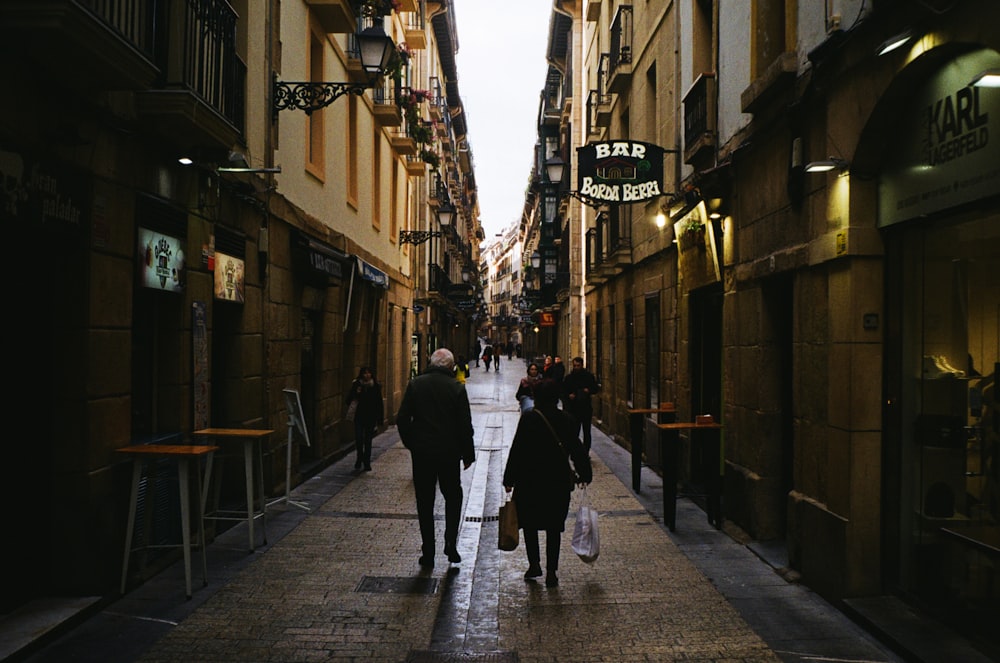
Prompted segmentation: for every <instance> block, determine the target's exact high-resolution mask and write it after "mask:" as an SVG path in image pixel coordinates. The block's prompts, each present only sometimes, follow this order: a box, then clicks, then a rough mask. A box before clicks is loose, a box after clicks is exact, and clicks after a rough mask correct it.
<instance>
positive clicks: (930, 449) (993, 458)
mask: <svg viewBox="0 0 1000 663" xmlns="http://www.w3.org/2000/svg"><path fill="white" fill-rule="evenodd" d="M901 242H902V246H901V251H900V254H899V265H898V268H899V269H900V270H901V272H902V275H903V276H902V279H901V281H900V283H899V286H900V290H901V291H900V296H901V298H902V299H901V302H900V303H901V307H900V309H899V311H900V315H901V320H900V322H901V324H900V326H899V329H900V336H901V337H900V349H901V362H902V363H901V375H902V377H901V384H900V394H901V398H900V407H901V408H902V416H901V418H900V424H901V427H902V431H901V433H902V435H901V445H900V452H901V460H902V475H901V478H900V488H901V495H900V503H901V505H902V508H901V509H900V517H901V530H900V532H901V539H902V541H901V543H902V545H901V551H900V552H901V557H902V559H901V562H902V564H901V577H900V580H901V582H902V584H903V589H904V590H905V591H908V592H911V593H912V594H914V595H915V596H917V597H919V599H920V600H921V601H922V602H925V603H926V604H927V605H929V606H932V607H933V608H934V609H935V610H938V611H940V612H941V613H942V614H943V615H945V616H947V617H950V618H952V619H953V620H955V621H960V622H962V623H963V624H964V625H965V626H968V627H970V628H971V629H972V630H974V631H980V632H982V631H981V629H980V628H979V627H981V626H985V625H987V624H993V625H994V627H995V625H996V624H997V623H1000V573H998V571H1000V524H998V523H1000V458H998V454H1000V432H998V431H1000V412H998V407H997V406H998V396H997V389H996V375H997V371H998V362H1000V357H998V355H1000V215H995V214H994V215H990V216H986V217H985V218H984V217H982V216H979V217H978V218H974V219H969V220H964V221H962V222H960V223H956V224H944V223H937V224H931V225H927V226H923V227H921V226H915V227H913V228H908V229H906V230H904V231H902V233H901ZM889 296H890V297H891V296H894V293H892V292H890V293H889Z"/></svg>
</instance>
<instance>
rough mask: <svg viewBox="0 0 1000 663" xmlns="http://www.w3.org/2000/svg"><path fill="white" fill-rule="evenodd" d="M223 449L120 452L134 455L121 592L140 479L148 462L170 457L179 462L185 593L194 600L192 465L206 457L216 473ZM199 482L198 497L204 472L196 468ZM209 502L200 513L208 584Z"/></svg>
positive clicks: (141, 447)
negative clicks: (217, 454)
mask: <svg viewBox="0 0 1000 663" xmlns="http://www.w3.org/2000/svg"><path fill="white" fill-rule="evenodd" d="M218 448H219V447H214V446H204V445H202V446H198V445H188V444H135V445H132V446H128V447H122V448H121V449H118V452H119V453H123V454H128V455H130V456H132V494H131V501H130V502H129V507H128V526H127V527H126V531H125V559H124V561H123V562H122V585H121V592H122V594H124V593H125V583H126V581H127V580H128V562H129V558H130V557H131V555H132V552H133V550H136V549H134V548H133V547H132V535H133V534H134V533H135V512H136V507H137V506H138V503H139V480H140V479H141V477H142V466H143V463H144V462H145V461H147V460H157V459H162V458H168V459H171V460H176V461H177V478H178V483H179V492H180V502H181V541H182V543H181V544H180V545H181V547H182V548H183V549H184V590H185V592H186V595H187V597H188V598H191V531H190V526H191V521H190V517H191V516H190V513H191V508H190V504H189V502H190V497H189V491H190V475H191V465H192V464H193V463H196V462H197V461H198V459H200V458H202V457H203V456H204V457H205V458H206V461H205V474H206V475H207V474H209V473H210V472H211V471H212V455H213V454H214V453H215V451H216V450H217V449H218ZM194 474H195V480H196V483H197V488H198V495H199V496H200V495H201V494H202V490H201V473H200V472H198V471H197V467H195V473H194ZM147 504H153V500H148V501H147ZM204 515H205V503H204V500H202V502H201V504H200V508H199V510H198V540H199V542H200V543H201V567H202V575H203V582H204V584H205V585H207V584H208V560H207V559H206V557H205V520H204ZM143 547H144V548H165V547H169V548H173V547H176V544H171V545H150V546H143Z"/></svg>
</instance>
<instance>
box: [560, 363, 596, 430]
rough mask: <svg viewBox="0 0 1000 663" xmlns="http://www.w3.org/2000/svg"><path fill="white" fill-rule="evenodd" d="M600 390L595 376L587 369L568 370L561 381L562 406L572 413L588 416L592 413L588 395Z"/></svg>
mask: <svg viewBox="0 0 1000 663" xmlns="http://www.w3.org/2000/svg"><path fill="white" fill-rule="evenodd" d="M584 389H586V391H584ZM600 390H601V387H600V385H598V384H597V378H595V377H594V374H593V373H591V372H590V371H588V370H587V369H585V368H582V369H580V370H578V371H570V372H569V373H567V374H566V377H564V378H563V381H562V403H563V408H564V409H566V410H568V411H569V412H572V413H573V414H580V415H585V416H587V417H588V418H589V417H590V416H591V415H592V414H593V413H594V406H593V404H592V403H591V401H590V397H591V396H593V395H594V394H596V393H597V392H599V391H600ZM577 418H579V417H577Z"/></svg>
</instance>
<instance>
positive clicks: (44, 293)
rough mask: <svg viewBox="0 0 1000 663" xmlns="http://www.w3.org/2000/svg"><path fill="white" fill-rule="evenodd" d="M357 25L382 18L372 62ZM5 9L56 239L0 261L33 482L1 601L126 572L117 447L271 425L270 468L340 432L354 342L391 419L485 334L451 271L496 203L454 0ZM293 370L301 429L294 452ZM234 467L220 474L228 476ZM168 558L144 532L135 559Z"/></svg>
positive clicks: (4, 127)
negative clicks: (144, 547) (17, 259)
mask: <svg viewBox="0 0 1000 663" xmlns="http://www.w3.org/2000/svg"><path fill="white" fill-rule="evenodd" d="M369 28H377V29H378V30H376V31H377V32H378V31H380V32H381V33H384V35H385V36H387V37H389V38H391V42H386V43H387V44H388V47H389V48H390V49H391V52H390V53H388V55H389V56H390V57H389V58H388V59H387V60H386V63H385V64H386V66H385V68H384V69H383V74H382V75H381V76H378V77H372V76H370V75H369V74H367V73H366V71H365V69H364V66H363V65H364V64H365V60H364V59H363V58H362V57H361V53H360V44H361V43H362V41H361V39H360V37H361V36H362V33H363V32H364V31H365V30H366V29H369ZM0 32H2V34H3V36H4V40H3V41H4V49H5V51H6V55H7V56H8V57H7V61H8V63H9V64H8V66H7V67H5V68H4V70H3V73H2V74H0V76H2V79H3V83H4V85H5V87H6V88H7V89H8V90H17V91H18V92H17V96H18V97H19V98H21V99H24V100H26V103H17V104H4V105H3V108H2V109H0V176H2V181H3V187H2V193H0V214H2V218H3V219H4V221H5V222H6V225H7V226H8V227H9V228H10V229H11V230H12V232H13V237H12V240H13V245H14V246H18V247H20V248H19V250H20V251H23V252H25V253H27V252H29V251H30V252H31V253H38V254H41V255H44V256H45V260H44V261H42V262H43V263H44V268H42V269H39V270H36V271H34V273H35V276H33V277H32V278H30V279H24V278H22V277H21V276H20V274H19V273H18V270H17V269H14V268H13V266H12V267H11V269H10V271H9V272H8V281H9V282H10V283H11V284H12V285H13V284H15V283H18V282H20V283H18V285H17V286H16V287H12V288H11V290H12V292H16V294H15V295H14V300H15V309H16V310H18V311H20V312H22V313H23V315H24V317H23V319H24V320H25V321H26V322H27V323H28V325H29V326H30V330H29V331H28V332H27V333H25V334H24V335H23V336H24V340H25V345H26V347H24V348H23V349H24V351H23V352H19V353H18V356H19V357H20V358H19V359H18V360H17V361H15V362H14V365H15V370H14V375H13V376H12V377H13V378H14V381H15V382H16V383H17V384H19V385H20V387H19V390H18V395H17V396H16V397H15V399H14V402H13V403H12V404H11V407H10V409H9V412H10V414H12V415H15V413H17V414H16V415H15V416H12V418H13V419H16V420H18V421H19V423H18V425H17V434H16V435H15V437H17V438H18V439H28V438H29V437H30V439H31V444H25V445H19V448H18V449H17V450H16V451H15V452H14V453H13V454H12V456H11V461H12V462H5V463H4V470H3V478H4V481H5V482H6V483H7V484H8V485H9V486H11V488H12V489H13V490H14V491H15V493H16V494H22V495H23V494H31V495H33V496H35V497H34V498H33V501H34V502H35V508H33V509H31V510H25V511H24V512H23V513H18V514H17V515H15V521H14V523H13V527H14V530H15V531H18V532H19V535H18V538H19V539H21V540H23V542H24V545H22V546H19V547H18V548H17V550H16V551H15V554H16V557H17V559H16V564H17V566H18V568H20V569H22V571H23V572H21V573H19V574H17V577H16V578H14V579H13V580H12V583H11V584H10V586H9V587H8V591H5V593H4V609H5V611H6V610H9V609H13V608H15V607H17V606H18V605H21V604H23V603H25V602H28V601H31V600H33V599H37V598H43V597H44V598H49V597H60V596H80V595H96V596H106V597H108V596H113V595H114V594H115V593H116V592H117V587H118V583H119V580H120V575H121V569H122V551H123V549H125V548H126V543H125V541H124V537H125V524H126V517H127V514H128V510H129V504H128V496H129V485H130V478H131V461H130V460H129V459H128V458H127V457H126V456H124V455H123V454H119V453H116V450H117V449H119V448H121V447H124V446H127V445H131V444H139V443H144V442H150V441H169V442H174V443H179V444H185V443H190V442H191V441H193V439H194V437H193V436H192V433H193V432H194V431H197V430H199V429H202V428H205V427H209V426H214V427H230V428H266V429H273V430H274V431H275V432H274V434H273V435H272V436H271V437H270V438H268V439H267V440H265V442H264V444H263V453H262V456H263V462H262V473H263V477H264V486H263V491H264V493H265V494H266V495H277V494H283V493H284V492H285V488H286V486H285V482H286V472H287V475H289V476H290V477H291V482H292V483H293V484H297V483H299V482H300V481H302V480H303V478H305V477H308V476H309V475H310V474H311V473H313V472H315V471H317V469H319V468H321V467H322V466H324V465H325V464H328V463H329V462H330V461H331V460H332V459H334V458H336V457H338V454H342V453H344V452H345V451H346V450H347V449H349V448H351V446H352V443H353V442H352V438H353V427H352V426H351V425H350V424H349V423H348V422H346V421H344V416H343V415H344V396H345V390H346V389H347V387H348V386H349V384H350V382H351V380H352V379H353V378H354V377H355V375H357V373H358V370H359V367H361V366H371V367H372V368H373V369H374V371H375V374H376V375H377V377H378V378H379V380H380V381H381V382H382V384H383V389H384V396H385V399H386V403H385V411H386V413H387V415H388V417H389V419H390V421H391V416H392V413H394V412H395V410H396V407H397V405H398V402H399V399H400V397H401V394H402V391H403V389H404V388H405V385H406V381H407V380H408V379H409V376H410V375H411V373H412V372H413V371H415V370H419V369H421V368H422V367H423V365H424V363H425V362H426V357H427V355H428V354H429V352H430V351H431V350H433V349H434V348H435V347H437V345H440V344H444V343H446V342H451V341H452V339H453V337H455V336H461V335H463V334H468V333H469V332H468V329H467V326H468V325H469V324H470V322H469V320H468V318H467V315H466V313H465V311H464V310H463V309H462V306H461V305H460V303H461V301H463V300H461V299H460V298H461V297H463V296H464V293H461V292H458V291H456V290H452V289H450V287H449V286H450V284H451V283H462V278H461V273H462V269H463V266H466V267H470V268H471V267H474V266H475V265H476V264H477V263H478V255H477V251H478V239H479V238H480V237H481V230H480V229H479V222H478V209H477V206H478V203H477V202H476V191H475V178H474V174H473V172H472V160H471V155H470V154H469V153H468V148H467V144H466V142H465V135H464V134H465V129H464V114H463V111H462V108H461V100H460V97H459V95H458V89H457V82H456V76H455V69H454V51H455V49H456V48H457V40H456V39H455V35H456V34H457V32H456V30H455V21H454V13H453V10H452V8H451V6H450V3H449V2H444V1H442V2H425V1H424V0H401V1H400V2H377V1H375V0H370V1H369V0H366V1H364V2H353V1H349V0H343V1H342V2H332V3H331V2H313V1H312V0H292V1H288V0H285V1H284V2H276V1H271V0H269V1H267V2H252V1H249V0H235V1H234V2H224V1H220V0H197V1H196V2H180V1H174V0H158V1H157V2H146V1H145V0H142V1H140V0H115V1H114V2H91V1H90V0H65V1H62V0H60V1H57V2H46V3H35V2H6V3H3V5H2V7H0ZM27 100H30V101H27ZM181 158H184V160H185V163H181V162H180V161H179V159H181ZM442 204H444V205H445V206H446V207H449V208H450V209H452V210H453V211H454V215H453V219H452V222H451V224H450V225H449V226H447V227H445V226H443V225H442V226H439V215H438V214H437V213H436V212H437V208H439V207H440V206H441V205H442ZM411 231H421V232H422V231H426V232H430V233H434V237H433V241H431V242H425V241H418V240H420V236H419V235H408V234H407V233H409V232H411ZM404 238H405V239H406V241H404ZM427 256H430V257H429V258H428V257H427ZM431 277H433V278H436V279H437V280H436V281H432V280H430V279H431ZM428 293H430V294H428ZM438 293H441V296H440V297H438ZM421 297H423V298H425V299H428V298H429V299H430V300H433V301H427V303H425V304H421V303H420V302H421V301H423V300H421ZM463 325H465V326H466V328H463ZM284 389H294V390H296V391H297V392H298V393H299V395H300V398H301V403H302V408H303V415H304V418H305V424H306V428H307V430H308V433H309V438H310V439H309V444H308V445H307V444H305V443H304V442H303V441H302V440H300V439H297V440H295V441H294V442H293V453H292V455H291V458H292V466H291V467H290V468H289V467H286V465H287V463H286V441H287V431H288V425H289V413H288V412H287V410H286V402H285V400H284V394H283V390H284ZM234 465H235V464H234ZM235 469H236V468H235V467H233V468H231V469H230V472H231V471H232V470H235ZM171 473H172V469H170V468H169V467H162V466H159V465H157V466H156V467H153V468H151V469H150V470H149V472H148V474H147V475H146V476H145V478H144V481H143V489H142V490H143V493H142V496H141V499H142V500H143V505H140V516H139V521H140V523H142V524H141V526H140V527H139V528H138V529H139V533H138V534H137V537H138V538H137V543H151V544H156V543H162V542H164V541H165V540H168V539H176V538H177V534H178V530H179V527H180V525H181V524H180V521H179V516H178V514H177V513H175V512H172V511H170V509H169V508H160V507H161V506H162V505H165V504H173V503H175V502H176V499H175V497H173V496H172V495H176V490H177V489H176V485H175V484H174V485H173V487H171V485H172V484H171V483H170V482H169V481H167V480H166V478H167V477H168V476H169V475H170V474H171ZM241 476H242V473H241V472H240V473H239V475H238V476H237V475H232V477H231V476H230V475H229V474H218V475H217V476H215V477H213V480H214V481H220V480H221V482H222V484H223V485H222V486H221V498H222V499H226V498H227V497H237V498H238V497H241V490H242V486H241V484H240V482H239V481H229V478H241ZM161 479H164V480H161ZM171 491H173V493H172V492H171ZM19 511H20V510H19ZM220 526H221V525H216V527H220ZM214 531H215V530H213V531H211V532H210V533H209V535H210V536H211V535H213V534H214ZM172 559H173V554H172V553H164V552H155V551H152V552H149V553H147V554H146V555H145V556H144V557H142V558H141V559H138V558H134V559H133V563H132V564H131V565H130V571H131V570H133V569H134V570H135V571H134V572H133V573H132V574H131V575H130V577H129V578H128V583H129V584H134V583H136V582H142V581H143V580H144V579H145V578H147V577H149V576H150V575H152V574H153V573H155V572H156V571H157V570H158V569H159V568H162V567H163V566H164V565H165V564H167V563H168V562H170V561H172Z"/></svg>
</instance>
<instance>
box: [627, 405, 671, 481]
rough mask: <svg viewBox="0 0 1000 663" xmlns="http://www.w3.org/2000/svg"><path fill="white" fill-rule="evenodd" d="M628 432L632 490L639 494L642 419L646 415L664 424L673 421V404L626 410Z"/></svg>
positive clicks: (642, 438)
mask: <svg viewBox="0 0 1000 663" xmlns="http://www.w3.org/2000/svg"><path fill="white" fill-rule="evenodd" d="M627 412H628V423H629V431H630V433H631V435H632V490H634V491H635V492H636V493H638V492H639V488H640V484H641V481H640V479H641V477H642V451H643V447H644V446H645V432H646V430H645V427H644V425H643V423H644V422H643V419H644V418H645V416H646V415H647V414H655V415H657V420H658V422H659V423H661V424H665V423H668V422H671V421H673V420H674V418H675V417H676V416H677V410H676V409H675V408H674V404H673V403H660V407H640V408H633V409H631V410H628V411H627Z"/></svg>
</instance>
